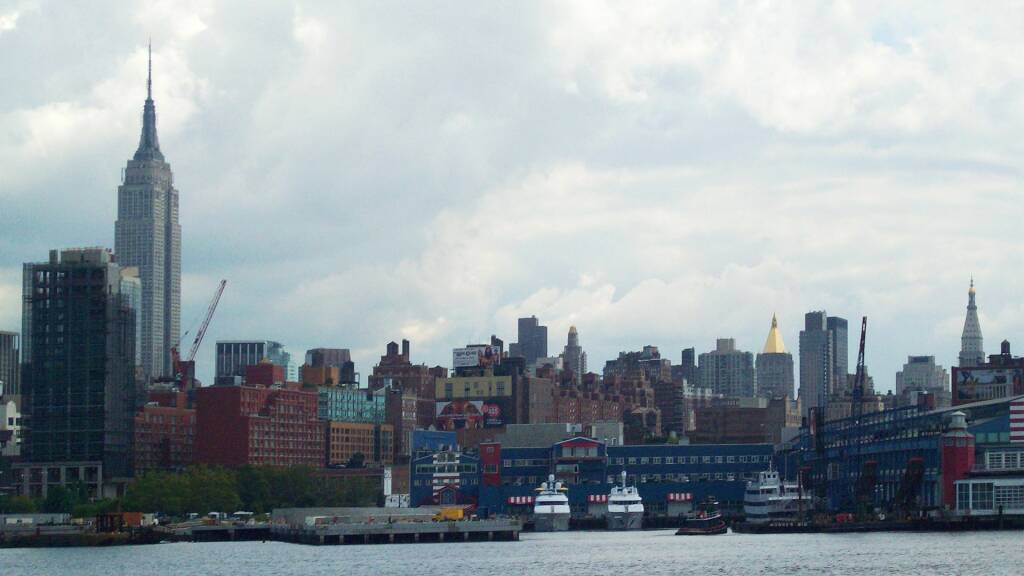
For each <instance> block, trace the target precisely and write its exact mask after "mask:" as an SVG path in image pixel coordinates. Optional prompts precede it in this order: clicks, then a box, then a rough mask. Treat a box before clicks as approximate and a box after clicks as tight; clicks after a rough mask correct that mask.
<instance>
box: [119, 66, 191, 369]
mask: <svg viewBox="0 0 1024 576" xmlns="http://www.w3.org/2000/svg"><path fill="white" fill-rule="evenodd" d="M152 62H153V59H152V49H150V66H149V76H148V79H147V80H146V103H145V105H144V106H143V112H142V136H141V137H140V138H139V148H138V150H136V151H135V156H134V157H133V158H132V159H131V160H129V161H128V166H127V167H126V168H125V170H124V177H123V182H122V183H121V186H119V187H118V189H117V222H116V224H115V227H114V252H115V254H116V255H117V261H118V263H119V264H120V265H121V266H123V267H128V266H134V267H137V268H138V270H139V279H140V281H141V283H142V306H141V310H142V318H141V321H140V322H139V324H140V325H141V331H142V335H141V337H140V338H139V341H140V343H141V353H140V354H139V356H140V358H141V360H142V369H143V372H144V374H145V377H147V378H155V377H159V376H171V375H172V374H171V372H172V371H173V369H172V367H171V355H170V348H171V346H173V345H175V344H176V343H177V341H178V335H179V331H180V327H181V226H179V225H178V191H177V190H175V189H174V174H173V173H171V165H170V164H168V163H167V162H166V161H164V155H163V153H162V152H161V151H160V142H159V140H158V139H157V135H156V106H155V105H154V104H153V90H152V86H153V65H152Z"/></svg>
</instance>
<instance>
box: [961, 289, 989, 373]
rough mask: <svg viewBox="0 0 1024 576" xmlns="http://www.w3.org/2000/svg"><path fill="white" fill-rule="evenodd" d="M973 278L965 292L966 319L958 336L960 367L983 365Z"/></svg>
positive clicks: (983, 357) (983, 352) (981, 340)
mask: <svg viewBox="0 0 1024 576" xmlns="http://www.w3.org/2000/svg"><path fill="white" fill-rule="evenodd" d="M974 294H975V290H974V278H971V287H970V289H969V290H967V318H966V319H965V320H964V332H963V335H962V336H960V367H967V366H980V365H981V364H984V363H985V350H984V346H983V339H982V336H981V324H980V323H979V322H978V305H977V304H976V303H975V301H974Z"/></svg>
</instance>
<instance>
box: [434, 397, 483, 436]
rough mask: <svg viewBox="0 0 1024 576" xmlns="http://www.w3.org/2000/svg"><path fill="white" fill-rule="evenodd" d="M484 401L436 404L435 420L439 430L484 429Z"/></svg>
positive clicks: (451, 401)
mask: <svg viewBox="0 0 1024 576" xmlns="http://www.w3.org/2000/svg"><path fill="white" fill-rule="evenodd" d="M483 408H484V402H483V400H450V401H447V402H437V403H436V413H435V414H436V416H435V418H434V420H435V423H436V425H437V428H438V430H461V429H463V428H483V427H484V411H483Z"/></svg>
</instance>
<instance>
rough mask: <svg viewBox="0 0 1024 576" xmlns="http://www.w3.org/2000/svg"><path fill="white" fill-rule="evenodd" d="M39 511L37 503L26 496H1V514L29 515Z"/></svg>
mask: <svg viewBox="0 0 1024 576" xmlns="http://www.w3.org/2000/svg"><path fill="white" fill-rule="evenodd" d="M36 510H37V508H36V503H35V502H34V501H33V500H32V499H31V498H27V497H25V496H0V513H4V514H28V513H31V512H35V511H36Z"/></svg>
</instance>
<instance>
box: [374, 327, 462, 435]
mask: <svg viewBox="0 0 1024 576" xmlns="http://www.w3.org/2000/svg"><path fill="white" fill-rule="evenodd" d="M446 377H448V369H447V368H442V367H440V366H437V367H434V368H428V367H427V366H426V365H425V364H413V363H412V361H411V360H410V359H409V341H408V340H402V351H401V352H399V351H398V344H396V343H395V342H389V343H388V346H387V353H386V354H384V355H383V356H381V357H380V362H379V363H378V364H377V365H376V366H374V367H373V374H371V375H370V377H369V378H368V384H369V387H370V389H371V390H379V389H381V388H384V387H386V386H390V387H392V388H396V389H398V390H401V391H402V392H404V393H406V394H415V395H416V425H417V426H418V427H420V428H427V427H429V426H431V425H433V424H434V400H435V395H434V380H436V379H437V378H446Z"/></svg>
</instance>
